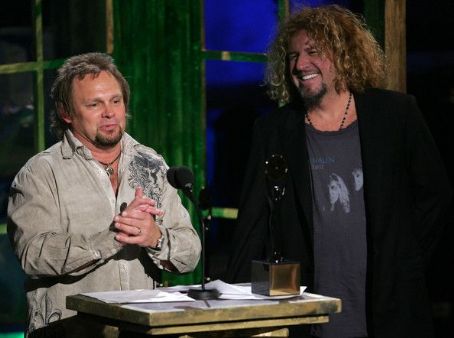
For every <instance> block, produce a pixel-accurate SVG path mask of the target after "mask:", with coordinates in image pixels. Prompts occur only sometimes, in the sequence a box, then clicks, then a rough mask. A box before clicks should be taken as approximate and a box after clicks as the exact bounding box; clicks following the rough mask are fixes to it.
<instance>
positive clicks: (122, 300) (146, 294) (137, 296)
mask: <svg viewBox="0 0 454 338" xmlns="http://www.w3.org/2000/svg"><path fill="white" fill-rule="evenodd" d="M83 295H85V296H88V297H92V298H96V299H98V300H100V301H103V302H105V303H118V304H131V303H163V302H193V301H194V299H192V298H190V297H188V296H186V295H185V294H182V293H181V292H164V291H160V290H149V289H141V290H124V291H103V292H89V293H83Z"/></svg>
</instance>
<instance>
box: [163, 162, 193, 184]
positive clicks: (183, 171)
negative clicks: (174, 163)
mask: <svg viewBox="0 0 454 338" xmlns="http://www.w3.org/2000/svg"><path fill="white" fill-rule="evenodd" d="M167 180H168V181H169V183H170V185H171V186H172V187H174V188H175V189H184V190H192V185H193V184H194V175H193V173H192V171H191V169H189V168H188V167H184V166H181V167H171V168H169V170H167Z"/></svg>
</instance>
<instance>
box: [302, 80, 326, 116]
mask: <svg viewBox="0 0 454 338" xmlns="http://www.w3.org/2000/svg"><path fill="white" fill-rule="evenodd" d="M298 91H299V93H300V95H301V98H302V100H303V103H304V106H305V107H306V109H307V110H310V109H312V108H314V107H317V106H319V105H320V103H321V102H322V98H323V96H325V94H326V92H327V91H328V89H327V88H326V85H325V84H322V88H321V89H320V90H319V91H318V92H317V93H315V94H312V93H307V92H306V91H305V90H304V88H300V89H299V90H298Z"/></svg>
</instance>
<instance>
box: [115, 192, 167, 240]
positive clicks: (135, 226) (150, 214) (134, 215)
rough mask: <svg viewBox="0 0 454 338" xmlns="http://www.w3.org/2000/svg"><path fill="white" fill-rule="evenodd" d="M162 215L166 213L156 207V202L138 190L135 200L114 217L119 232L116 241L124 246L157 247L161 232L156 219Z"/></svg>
mask: <svg viewBox="0 0 454 338" xmlns="http://www.w3.org/2000/svg"><path fill="white" fill-rule="evenodd" d="M162 215H164V211H162V210H160V209H158V208H157V207H156V201H154V200H152V199H151V198H148V197H146V196H144V194H143V189H142V188H136V192H135V197H134V200H133V201H132V202H131V203H129V205H128V206H127V207H126V209H124V210H123V211H121V212H120V214H119V215H117V216H115V217H114V224H115V228H116V229H117V231H118V233H117V235H116V236H115V239H116V240H117V241H118V242H120V243H122V244H136V245H139V246H141V247H156V245H157V242H158V240H159V238H160V237H161V231H160V230H159V227H158V226H157V225H156V222H155V217H156V216H162Z"/></svg>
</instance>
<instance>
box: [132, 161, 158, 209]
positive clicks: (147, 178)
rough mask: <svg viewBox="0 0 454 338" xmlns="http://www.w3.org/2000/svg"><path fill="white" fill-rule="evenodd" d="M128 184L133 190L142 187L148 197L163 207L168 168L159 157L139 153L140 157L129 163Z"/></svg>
mask: <svg viewBox="0 0 454 338" xmlns="http://www.w3.org/2000/svg"><path fill="white" fill-rule="evenodd" d="M129 172H130V176H129V179H128V183H129V185H130V186H131V187H132V188H136V187H142V188H143V192H144V194H145V195H146V196H148V197H150V198H151V199H153V200H155V201H156V203H157V207H158V208H160V207H161V202H162V200H161V199H162V198H161V197H162V187H163V186H164V181H165V175H166V167H165V165H164V162H163V161H162V160H160V159H159V158H157V157H153V156H150V155H149V154H145V153H142V152H139V156H134V159H133V160H132V161H131V162H130V163H129Z"/></svg>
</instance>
